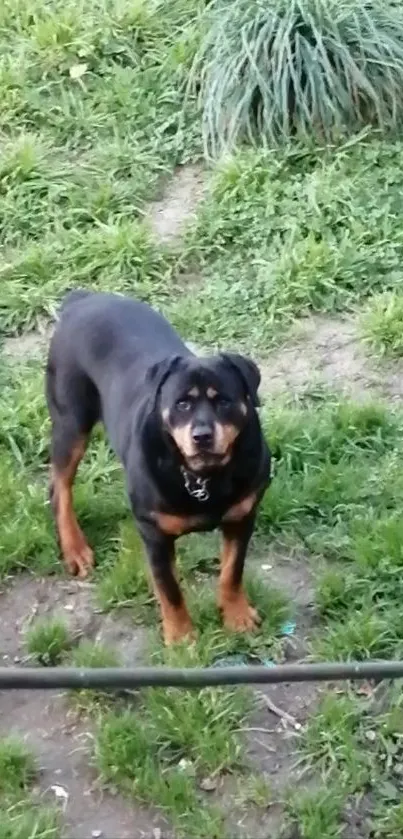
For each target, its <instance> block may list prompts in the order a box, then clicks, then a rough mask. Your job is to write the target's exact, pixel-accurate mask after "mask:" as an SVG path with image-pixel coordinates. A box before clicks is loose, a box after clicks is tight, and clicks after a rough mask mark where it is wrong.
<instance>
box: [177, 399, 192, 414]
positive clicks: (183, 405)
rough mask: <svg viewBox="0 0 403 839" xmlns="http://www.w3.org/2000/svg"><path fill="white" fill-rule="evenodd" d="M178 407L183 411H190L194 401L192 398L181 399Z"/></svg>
mask: <svg viewBox="0 0 403 839" xmlns="http://www.w3.org/2000/svg"><path fill="white" fill-rule="evenodd" d="M176 407H177V409H178V411H182V413H186V411H190V409H191V407H192V403H191V401H190V399H179V401H178V402H177V403H176Z"/></svg>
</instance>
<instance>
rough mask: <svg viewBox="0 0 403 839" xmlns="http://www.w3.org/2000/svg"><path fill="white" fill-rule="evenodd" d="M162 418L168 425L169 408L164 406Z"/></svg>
mask: <svg viewBox="0 0 403 839" xmlns="http://www.w3.org/2000/svg"><path fill="white" fill-rule="evenodd" d="M162 419H163V420H164V422H165V423H166V424H167V425H168V422H169V408H164V410H163V411H162Z"/></svg>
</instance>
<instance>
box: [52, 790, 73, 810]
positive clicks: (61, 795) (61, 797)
mask: <svg viewBox="0 0 403 839" xmlns="http://www.w3.org/2000/svg"><path fill="white" fill-rule="evenodd" d="M51 790H52V792H54V794H55V796H56V798H57V800H58V801H60V803H61V804H62V805H63V808H65V807H66V806H67V802H68V800H69V794H68V792H67V790H66V789H65V788H64V787H62V786H60V784H52V786H51Z"/></svg>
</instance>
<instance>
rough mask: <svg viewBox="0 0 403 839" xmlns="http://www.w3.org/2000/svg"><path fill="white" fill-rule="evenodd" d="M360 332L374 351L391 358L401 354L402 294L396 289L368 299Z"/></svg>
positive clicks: (402, 327)
mask: <svg viewBox="0 0 403 839" xmlns="http://www.w3.org/2000/svg"><path fill="white" fill-rule="evenodd" d="M362 333H363V338H364V340H365V342H366V343H367V344H369V346H370V348H371V349H372V350H373V351H374V352H375V353H377V354H379V355H381V356H386V357H392V358H393V357H398V358H400V357H401V356H402V355H403V296H402V295H401V294H400V293H399V292H398V291H396V292H389V293H388V292H385V293H384V294H378V295H375V297H373V298H372V299H371V300H370V301H369V304H368V307H367V310H366V311H365V313H364V315H363V316H362Z"/></svg>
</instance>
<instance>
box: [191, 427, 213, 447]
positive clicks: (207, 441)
mask: <svg viewBox="0 0 403 839" xmlns="http://www.w3.org/2000/svg"><path fill="white" fill-rule="evenodd" d="M192 437H193V440H194V442H195V443H196V446H200V448H201V449H208V448H209V447H210V446H211V444H212V442H213V432H212V429H211V428H210V427H209V426H208V425H195V427H194V428H193V430H192Z"/></svg>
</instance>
